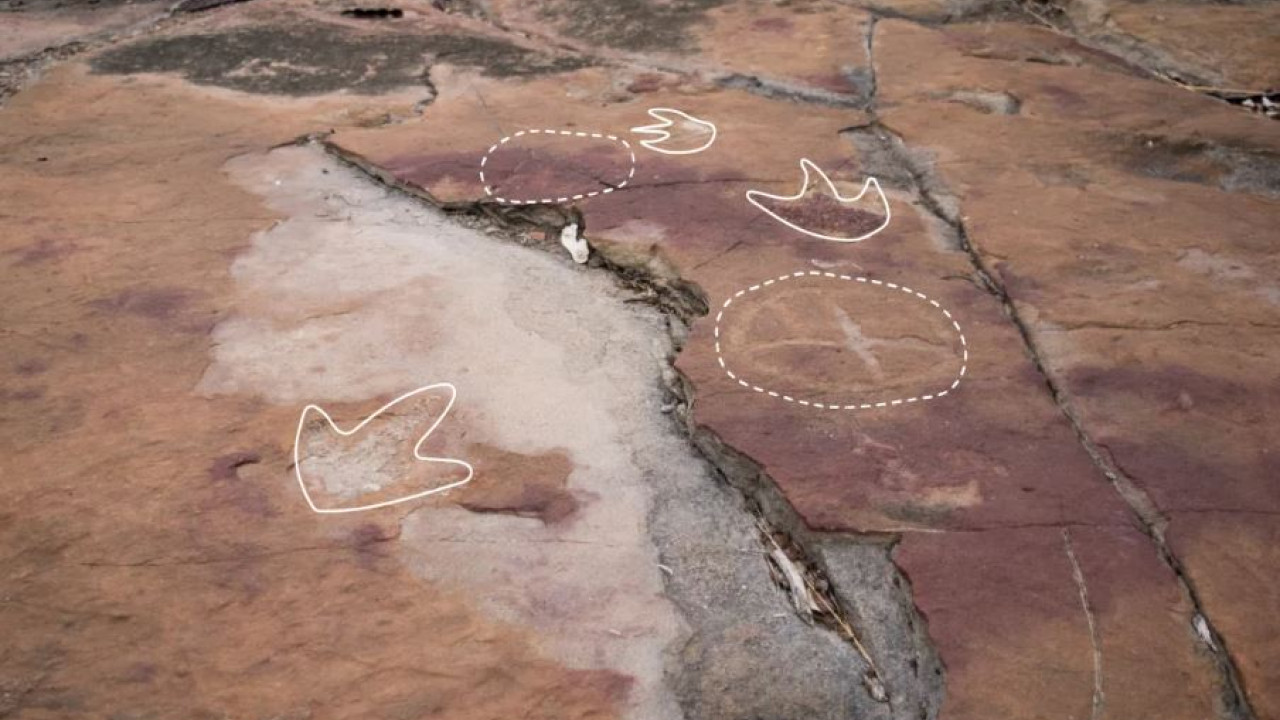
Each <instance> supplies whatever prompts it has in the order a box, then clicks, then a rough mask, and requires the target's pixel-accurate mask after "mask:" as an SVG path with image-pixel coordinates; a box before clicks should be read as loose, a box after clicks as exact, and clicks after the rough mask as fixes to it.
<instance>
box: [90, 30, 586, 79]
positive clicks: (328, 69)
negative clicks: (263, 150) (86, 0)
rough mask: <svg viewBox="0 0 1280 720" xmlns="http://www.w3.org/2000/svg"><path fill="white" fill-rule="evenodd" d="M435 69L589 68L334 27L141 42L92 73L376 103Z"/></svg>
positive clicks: (572, 61)
mask: <svg viewBox="0 0 1280 720" xmlns="http://www.w3.org/2000/svg"><path fill="white" fill-rule="evenodd" d="M436 62H448V63H452V64H456V65H466V66H470V67H475V68H479V69H481V70H482V71H483V72H484V74H486V75H489V76H493V77H509V76H523V75H536V74H542V73H554V72H564V71H568V70H574V69H577V68H579V67H582V66H583V65H585V64H586V63H585V62H584V61H582V60H580V59H577V58H565V57H551V56H548V55H543V54H540V53H536V52H533V51H531V50H526V49H524V48H521V47H517V46H515V45H511V44H508V43H504V42H500V41H497V40H492V39H489V38H483V37H477V36H470V35H448V34H440V35H408V34H379V35H370V34H361V33H357V32H355V31H351V30H347V29H345V28H340V27H336V26H327V25H315V24H312V25H302V26H298V27H289V28H285V27H248V28H236V29H233V30H228V31H226V32H222V33H218V34H213V35H183V36H179V37H163V38H154V39H149V40H144V41H142V42H137V43H133V44H131V45H126V46H123V47H120V48H116V49H113V50H111V51H109V52H106V53H103V54H102V55H99V56H98V57H97V58H95V59H94V60H93V62H92V67H93V70H94V71H95V72H99V73H110V74H131V73H143V72H176V73H180V74H181V75H182V76H183V77H184V78H186V79H187V80H189V81H191V82H193V83H196V84H198V85H217V86H219V87H225V88H230V89H232V90H240V91H244V92H252V93H263V94H274V95H322V94H325V93H331V92H336V91H338V90H348V91H350V92H355V93H360V94H365V95H373V94H378V93H383V92H388V91H391V90H394V89H397V88H401V87H405V86H412V85H420V84H422V83H423V82H424V79H425V76H426V73H427V71H428V70H429V69H430V67H431V65H432V64H433V63H436Z"/></svg>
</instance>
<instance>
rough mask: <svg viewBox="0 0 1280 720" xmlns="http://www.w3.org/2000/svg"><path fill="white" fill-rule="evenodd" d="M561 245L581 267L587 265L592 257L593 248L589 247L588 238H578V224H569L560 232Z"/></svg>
mask: <svg viewBox="0 0 1280 720" xmlns="http://www.w3.org/2000/svg"><path fill="white" fill-rule="evenodd" d="M560 244H561V245H563V246H564V249H565V250H568V251H569V255H570V256H571V257H572V258H573V261H574V262H576V263H578V264H579V265H581V264H583V263H585V262H586V261H587V258H588V257H589V256H590V255H591V247H590V246H589V245H587V240H586V238H580V237H578V224H577V223H569V224H568V225H566V226H565V228H564V229H563V230H561V231H560Z"/></svg>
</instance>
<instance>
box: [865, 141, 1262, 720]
mask: <svg viewBox="0 0 1280 720" xmlns="http://www.w3.org/2000/svg"><path fill="white" fill-rule="evenodd" d="M846 132H847V133H850V134H852V135H853V136H854V138H855V142H858V141H859V140H862V141H863V142H873V143H878V144H880V146H881V147H880V149H881V150H883V151H885V155H886V156H888V157H891V158H893V159H894V160H895V161H896V162H897V163H898V165H899V167H900V168H901V169H903V170H905V171H906V174H907V176H908V177H910V179H911V182H912V188H911V190H912V192H913V194H914V195H916V197H918V198H919V200H920V203H921V206H922V207H924V208H925V210H927V211H928V212H929V213H930V214H932V215H933V216H934V217H935V218H936V219H937V220H938V221H939V222H942V223H944V224H945V225H946V226H947V227H948V228H950V230H951V232H952V233H954V235H955V237H956V239H957V241H958V245H959V249H960V250H962V251H963V252H964V253H965V254H966V256H967V257H968V259H969V262H970V263H971V265H972V266H973V269H974V275H975V276H976V278H977V281H978V284H979V285H980V286H982V287H984V288H985V289H986V290H987V291H988V292H990V293H991V294H992V295H993V296H995V297H996V299H998V300H999V301H1000V303H1001V305H1002V307H1003V309H1004V314H1005V316H1006V317H1008V318H1009V320H1010V322H1012V323H1013V325H1014V326H1015V327H1016V328H1017V331H1018V335H1019V336H1020V337H1021V339H1022V342H1023V350H1024V352H1025V353H1026V354H1027V357H1028V358H1029V359H1030V360H1031V361H1032V363H1033V364H1034V365H1035V368H1036V371H1037V373H1039V375H1040V376H1041V378H1043V380H1044V384H1045V387H1046V389H1047V390H1048V392H1049V394H1050V395H1051V396H1052V398H1053V401H1054V404H1055V405H1056V406H1057V407H1058V409H1059V411H1060V412H1061V413H1062V414H1063V416H1064V417H1065V418H1066V420H1067V422H1068V423H1069V424H1070V425H1071V429H1072V431H1073V432H1074V433H1075V436H1076V438H1077V440H1078V441H1079V442H1080V445H1081V447H1082V448H1083V449H1084V450H1085V452H1086V453H1087V454H1088V456H1089V458H1090V459H1091V461H1092V462H1093V464H1094V466H1095V467H1096V468H1097V469H1098V471H1099V472H1100V473H1101V474H1102V475H1103V476H1104V477H1105V478H1106V479H1107V481H1108V483H1109V484H1110V485H1111V486H1112V488H1113V489H1114V490H1115V491H1116V492H1117V493H1118V494H1119V495H1120V496H1121V498H1122V499H1123V500H1124V502H1125V504H1126V505H1127V506H1128V507H1129V509H1130V510H1131V512H1132V513H1133V514H1134V516H1135V517H1136V518H1137V520H1138V521H1139V523H1140V526H1141V528H1142V530H1143V532H1144V533H1145V534H1146V535H1147V536H1148V537H1150V538H1151V540H1152V542H1153V544H1154V545H1155V549H1156V552H1157V554H1158V555H1159V557H1160V559H1161V560H1162V561H1163V562H1164V563H1165V564H1166V565H1167V566H1168V567H1169V568H1170V569H1171V570H1172V571H1173V573H1174V575H1175V576H1176V577H1177V580H1178V584H1179V586H1180V589H1181V591H1182V592H1183V593H1184V594H1185V596H1186V597H1187V599H1188V600H1189V601H1190V603H1191V605H1192V607H1193V608H1194V611H1195V618H1198V619H1200V620H1203V622H1204V624H1205V626H1206V628H1207V630H1208V633H1209V636H1210V638H1211V642H1210V643H1207V646H1208V647H1207V650H1208V651H1209V652H1210V653H1211V654H1212V655H1213V658H1214V662H1215V665H1216V666H1217V669H1218V673H1219V675H1220V678H1219V679H1220V682H1219V686H1220V688H1221V690H1222V698H1221V699H1222V705H1223V710H1224V714H1225V716H1226V717H1228V718H1231V720H1253V718H1254V717H1255V715H1254V712H1253V709H1252V707H1250V705H1249V703H1248V700H1247V697H1246V696H1245V693H1244V689H1243V686H1242V683H1241V680H1240V674H1239V670H1238V669H1237V668H1236V667H1235V663H1234V661H1233V660H1232V658H1231V655H1230V653H1229V651H1228V650H1227V647H1226V643H1225V641H1224V640H1223V638H1222V636H1221V635H1220V634H1219V633H1218V632H1217V631H1216V630H1215V629H1214V627H1213V624H1212V622H1211V621H1210V620H1209V618H1208V616H1207V615H1206V614H1205V611H1204V607H1203V605H1202V603H1201V601H1200V598H1199V595H1198V594H1197V592H1196V590H1195V587H1194V585H1193V584H1192V582H1191V579H1190V577H1188V575H1187V573H1186V571H1185V569H1184V568H1183V566H1182V563H1181V561H1180V560H1179V559H1178V558H1177V556H1176V555H1174V553H1173V551H1172V549H1171V548H1170V547H1169V545H1168V543H1167V542H1166V540H1165V535H1164V531H1165V528H1166V526H1167V525H1168V518H1167V517H1165V516H1164V514H1163V513H1161V512H1160V510H1159V509H1158V508H1157V506H1156V504H1155V502H1154V501H1153V500H1152V499H1151V498H1150V496H1148V495H1147V493H1146V492H1145V491H1144V490H1142V488H1140V487H1138V485H1137V484H1136V483H1135V482H1134V481H1133V479H1132V478H1130V477H1129V476H1128V475H1126V474H1125V473H1124V472H1123V471H1122V470H1121V469H1120V468H1119V467H1118V466H1117V465H1116V463H1115V461H1114V460H1113V459H1112V458H1110V457H1109V455H1108V454H1107V453H1106V452H1104V451H1103V449H1102V448H1101V447H1100V446H1099V445H1098V444H1097V442H1095V441H1094V440H1093V438H1092V436H1091V435H1090V434H1089V432H1088V431H1087V430H1086V429H1085V427H1084V423H1083V421H1082V420H1081V419H1080V417H1079V415H1078V414H1077V413H1076V412H1075V410H1074V409H1073V408H1072V407H1071V404H1070V403H1069V402H1068V401H1067V399H1066V395H1065V393H1064V391H1063V388H1062V386H1061V383H1060V382H1059V381H1058V380H1057V379H1056V378H1054V376H1053V374H1052V373H1050V372H1049V370H1048V368H1047V366H1046V365H1045V362H1044V359H1043V357H1042V354H1041V351H1040V349H1039V346H1038V345H1037V344H1036V341H1035V338H1034V336H1033V332H1032V330H1031V328H1030V326H1029V325H1028V324H1027V322H1026V320H1025V319H1023V317H1022V315H1021V313H1020V312H1019V311H1018V308H1017V305H1016V303H1015V302H1014V300H1013V298H1011V297H1010V295H1009V294H1008V291H1007V290H1006V289H1005V288H1004V286H1003V285H1002V284H1001V283H1000V282H999V281H998V280H997V279H996V278H995V276H994V275H993V273H992V272H991V271H990V269H989V268H988V267H987V265H986V263H985V261H984V259H983V257H982V253H981V251H979V250H978V249H977V248H976V247H975V246H974V244H973V241H972V238H970V236H969V233H968V231H967V230H966V228H965V225H964V220H963V216H962V215H961V214H960V213H959V212H948V211H947V210H946V202H945V200H943V199H942V198H940V197H938V196H937V195H936V194H935V193H937V192H939V191H938V188H939V187H941V185H940V183H941V179H940V178H938V177H937V176H936V174H934V173H933V172H931V171H930V170H929V169H928V168H926V167H923V165H922V164H921V163H920V162H917V161H916V160H915V158H913V157H912V155H911V152H910V151H909V150H908V149H907V146H906V143H905V142H903V140H902V138H901V136H899V135H898V134H897V133H895V132H893V130H892V129H890V128H889V127H887V126H885V125H884V124H883V123H881V122H880V121H879V120H878V119H874V118H873V120H872V122H871V123H870V124H868V125H866V126H864V127H859V128H851V129H850V130H847V131H846ZM1195 618H1193V621H1194V620H1195Z"/></svg>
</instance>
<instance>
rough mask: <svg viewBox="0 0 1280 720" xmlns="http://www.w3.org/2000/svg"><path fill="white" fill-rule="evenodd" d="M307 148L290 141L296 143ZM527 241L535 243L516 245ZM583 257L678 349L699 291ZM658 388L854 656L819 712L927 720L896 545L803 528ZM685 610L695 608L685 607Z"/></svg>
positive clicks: (545, 216) (609, 252) (698, 304)
mask: <svg viewBox="0 0 1280 720" xmlns="http://www.w3.org/2000/svg"><path fill="white" fill-rule="evenodd" d="M314 140H316V139H315V138H304V139H302V141H303V142H310V141H314ZM322 142H323V141H322ZM324 146H325V148H326V150H327V151H328V152H329V153H330V154H332V155H334V156H335V157H337V158H338V159H339V160H341V161H343V162H345V163H347V164H348V165H350V166H352V167H355V168H356V169H358V170H360V171H361V172H363V173H365V174H366V175H368V176H370V177H372V178H374V179H375V180H377V181H378V182H380V183H382V184H384V185H387V186H389V187H391V188H393V189H396V190H399V191H401V192H403V193H406V194H408V195H411V196H413V197H415V198H418V199H420V200H425V201H427V202H428V203H430V204H432V205H434V206H435V207H437V208H440V209H442V210H445V211H446V212H449V213H450V214H451V215H453V216H454V217H455V218H457V219H463V220H464V221H466V222H477V223H481V224H483V225H486V226H488V227H490V228H495V227H496V228H498V229H499V230H500V232H501V234H502V235H504V236H505V237H506V238H507V239H509V240H511V241H514V242H518V243H521V244H533V245H536V246H538V247H540V248H542V249H545V250H548V251H550V252H554V253H559V252H561V249H560V247H559V245H558V244H557V243H556V241H555V240H554V238H556V237H558V235H559V230H560V229H561V228H563V227H565V226H567V225H568V224H570V223H577V224H578V225H579V227H582V228H584V230H585V222H584V219H583V217H582V216H581V214H580V213H579V212H578V211H577V210H576V208H573V207H563V206H557V205H538V206H518V207H516V206H502V205H494V204H492V203H473V202H464V203H442V202H440V201H438V200H436V199H435V198H433V197H432V196H431V195H430V193H428V192H426V191H424V190H423V189H421V188H419V187H416V186H412V185H408V184H406V183H403V182H401V181H400V180H398V179H397V178H395V177H394V176H393V175H392V174H391V173H389V172H387V171H385V170H383V169H382V168H380V167H378V166H377V165H376V164H374V163H371V162H369V161H368V160H367V159H365V158H363V157H360V156H359V155H357V154H354V153H351V152H349V151H346V150H345V149H343V148H341V147H339V146H336V145H334V144H331V143H327V142H324ZM529 231H533V232H529ZM539 235H541V236H542V237H543V238H544V239H543V240H541V241H536V240H535V241H530V240H529V239H528V238H529V237H531V236H532V237H537V236H539ZM593 250H594V251H595V252H593V254H592V257H591V260H590V262H589V265H590V266H592V267H594V268H598V269H602V270H606V271H608V272H610V273H611V274H612V275H613V276H614V277H615V278H616V279H617V280H618V282H620V283H621V284H622V285H623V286H624V287H626V288H628V289H629V290H631V291H632V292H633V293H635V295H636V298H635V299H636V300H637V301H640V302H645V303H648V304H651V305H653V306H655V307H656V308H658V309H659V310H661V311H662V312H663V313H664V315H665V317H666V318H667V325H668V330H669V333H670V338H671V343H672V351H673V356H674V354H675V353H678V352H680V350H681V349H682V347H683V345H684V341H685V337H686V335H687V331H688V326H689V324H690V323H691V322H692V321H693V320H695V319H696V318H698V317H701V316H704V315H706V314H707V313H708V311H709V309H708V303H707V299H706V295H705V293H704V292H703V291H702V290H701V288H699V287H698V286H697V285H696V284H694V283H692V282H689V281H687V280H685V279H684V278H682V277H680V275H679V273H678V271H677V270H676V269H675V268H674V267H673V266H672V265H671V264H669V263H667V262H665V261H664V260H663V258H662V257H661V255H660V254H650V253H641V252H635V251H632V250H629V249H627V248H625V247H620V246H608V245H603V246H602V245H597V246H594V247H593ZM673 359H674V357H673ZM662 382H663V385H664V387H665V388H666V390H667V392H668V393H669V397H670V401H669V402H668V408H669V409H670V410H671V411H672V413H671V414H672V415H673V417H674V418H675V419H676V421H677V422H676V425H677V427H678V429H679V430H680V431H681V432H682V433H683V434H684V435H685V436H686V437H687V438H688V439H689V441H690V443H691V445H692V446H693V448H695V449H696V450H697V451H698V453H699V455H701V457H703V458H704V459H705V460H706V461H707V463H708V464H709V466H710V469H711V470H712V471H713V475H714V476H715V477H717V478H719V479H720V480H722V481H723V482H724V484H725V485H726V486H727V487H730V488H732V489H733V491H734V492H736V493H737V494H738V495H739V496H740V498H741V499H742V500H743V502H744V503H745V504H746V507H747V508H748V510H749V511H750V512H752V513H753V514H754V515H755V516H756V517H757V519H758V521H759V522H760V523H761V524H762V525H761V536H762V541H763V542H764V543H769V542H770V540H771V539H777V540H778V544H779V547H785V549H786V552H787V554H788V555H789V556H790V559H791V560H792V561H793V562H795V563H796V564H797V565H799V566H800V567H802V568H803V569H804V571H805V572H806V574H807V575H809V576H810V578H811V580H810V582H811V589H812V590H813V591H814V592H816V593H818V594H820V595H821V598H820V599H819V603H818V604H819V605H822V604H828V605H829V608H828V612H826V613H825V617H822V618H820V619H822V620H824V621H825V622H824V625H826V626H827V627H828V628H829V629H830V630H831V631H832V633H833V634H834V635H835V636H837V637H838V638H839V640H838V641H839V642H844V643H846V644H847V645H848V646H850V647H851V648H852V650H853V652H854V653H855V654H856V655H857V657H858V658H859V659H860V663H859V665H860V667H861V669H860V671H859V672H858V673H857V678H856V679H857V680H860V681H861V685H862V686H863V688H864V689H865V692H863V693H860V694H859V697H860V698H861V699H860V700H857V701H856V702H854V704H853V707H849V708H827V709H824V711H832V712H837V713H844V714H847V715H848V716H854V717H860V718H869V719H883V720H932V719H933V718H936V717H937V715H938V712H939V710H940V707H941V702H942V696H943V668H942V664H941V662H940V660H939V659H938V656H937V653H936V651H935V650H934V648H933V646H932V643H931V642H930V641H929V638H928V633H927V630H926V628H925V622H924V620H923V618H922V617H921V615H920V614H919V612H918V610H917V609H916V607H915V605H914V603H913V602H912V600H911V593H910V585H909V582H908V581H907V579H906V577H905V576H904V575H903V574H902V573H901V571H900V570H899V569H898V568H897V567H896V565H895V564H894V563H893V561H892V557H891V554H892V551H893V545H894V543H895V542H896V538H893V537H889V536H867V535H852V534H839V535H837V534H832V533H821V532H815V531H813V530H811V529H809V528H808V526H807V525H806V524H805V522H804V521H803V520H802V519H801V518H800V516H799V515H798V513H796V511H795V509H794V508H793V507H792V506H791V504H790V502H789V501H788V500H787V499H786V498H785V497H784V496H783V494H782V492H781V490H780V488H779V487H778V485H777V484H776V482H775V481H774V480H773V479H772V478H771V477H769V475H768V474H767V473H765V472H764V471H763V469H762V468H761V467H760V466H759V464H757V463H756V462H755V461H753V460H752V459H751V458H749V457H748V456H747V455H745V454H744V453H742V452H739V451H737V450H736V449H734V448H732V447H730V446H728V445H727V444H725V443H724V442H723V441H722V440H721V439H720V438H719V437H717V436H716V435H715V434H714V433H712V432H711V431H710V430H708V429H706V428H704V427H701V426H699V425H697V423H696V422H695V421H694V420H693V414H692V407H693V404H694V403H695V402H696V394H695V392H694V391H693V388H692V387H691V384H690V383H689V381H688V380H687V378H685V377H683V376H682V375H681V374H680V373H679V372H678V371H677V370H676V369H675V368H674V364H670V365H668V366H666V367H665V368H664V370H663V373H662ZM655 512H657V511H656V510H655ZM761 562H764V560H763V558H762V560H761ZM672 582H674V580H672ZM705 609H706V608H702V610H704V611H705ZM685 610H686V611H696V608H685ZM688 654H689V653H688V649H687V648H686V651H685V652H683V653H681V656H682V657H681V658H680V659H679V660H678V661H677V662H678V663H685V662H686V661H687V658H686V657H684V656H687V655H688ZM693 662H697V661H693ZM679 675H680V673H679V672H675V673H673V678H674V681H675V683H676V684H677V685H680V684H681V680H680V678H679ZM850 680H855V678H850ZM691 692H693V691H691V690H690V689H688V688H685V689H684V690H683V691H682V692H681V697H682V703H683V704H684V705H685V706H686V709H687V710H688V711H689V712H690V715H689V716H690V717H702V716H704V715H703V714H702V713H703V712H704V711H705V708H701V709H700V706H699V705H698V702H697V701H696V699H694V698H691V697H690V693H691ZM844 714H840V715H839V716H845V715H844ZM708 717H710V716H708Z"/></svg>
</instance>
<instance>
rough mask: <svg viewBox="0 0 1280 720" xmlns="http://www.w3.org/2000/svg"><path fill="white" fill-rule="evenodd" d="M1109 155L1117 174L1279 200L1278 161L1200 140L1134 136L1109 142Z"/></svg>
mask: <svg viewBox="0 0 1280 720" xmlns="http://www.w3.org/2000/svg"><path fill="white" fill-rule="evenodd" d="M1111 142H1112V144H1113V150H1112V152H1111V153H1110V154H1109V155H1108V157H1111V158H1112V159H1113V160H1114V161H1115V162H1116V163H1117V165H1119V167H1120V168H1121V169H1122V170H1125V171H1126V172H1130V173H1134V174H1137V175H1142V176H1145V177H1152V178H1158V179H1161V180H1173V181H1176V182H1189V183H1198V184H1201V185H1209V186H1211V187H1218V188H1220V189H1222V190H1226V191H1227V192H1243V193H1252V194H1256V195H1269V196H1271V197H1280V155H1278V154H1276V153H1273V152H1270V151H1267V150H1256V149H1245V148H1236V147H1229V146H1225V145H1216V144H1213V143H1208V142H1204V141H1200V140H1182V139H1171V138H1164V137H1159V136H1154V135H1152V136H1147V135H1141V136H1135V137H1121V138H1117V139H1113V140H1112V141H1111Z"/></svg>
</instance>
